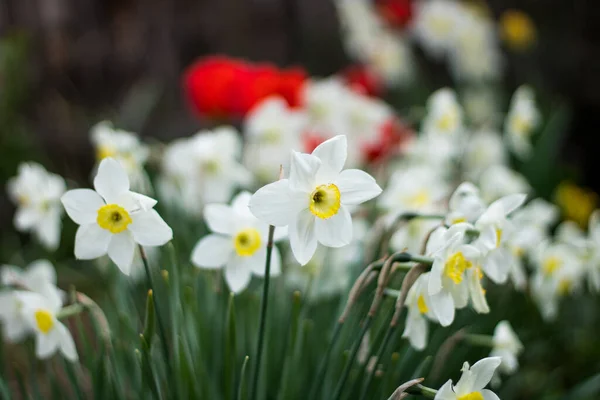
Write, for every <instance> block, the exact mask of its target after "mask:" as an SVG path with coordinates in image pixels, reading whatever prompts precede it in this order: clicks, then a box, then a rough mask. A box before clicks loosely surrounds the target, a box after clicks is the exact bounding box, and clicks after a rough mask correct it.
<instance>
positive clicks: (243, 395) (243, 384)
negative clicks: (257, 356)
mask: <svg viewBox="0 0 600 400" xmlns="http://www.w3.org/2000/svg"><path fill="white" fill-rule="evenodd" d="M249 359H250V357H248V356H246V357H244V362H243V363H242V371H241V372H240V384H239V386H238V393H237V400H247V399H248V387H247V386H248V385H247V380H248V377H247V376H246V374H247V371H248V368H247V367H248V360H249Z"/></svg>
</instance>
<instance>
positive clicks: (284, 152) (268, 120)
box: [244, 97, 308, 181]
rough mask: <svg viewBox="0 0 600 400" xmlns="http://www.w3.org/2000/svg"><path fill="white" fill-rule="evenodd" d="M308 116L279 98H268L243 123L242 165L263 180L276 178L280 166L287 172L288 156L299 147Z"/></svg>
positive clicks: (251, 111) (252, 110)
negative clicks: (244, 140) (244, 141)
mask: <svg viewBox="0 0 600 400" xmlns="http://www.w3.org/2000/svg"><path fill="white" fill-rule="evenodd" d="M307 123H308V118H307V115H306V114H305V113H304V112H303V111H298V110H294V109H291V108H290V107H289V106H288V104H287V103H286V101H285V100H284V99H283V98H281V97H269V98H267V99H265V100H264V101H262V102H260V103H259V104H258V105H256V106H255V107H254V108H252V109H251V110H250V112H249V113H248V114H247V116H246V119H245V120H244V132H245V138H246V143H245V146H244V164H245V165H246V166H247V167H248V168H249V169H250V170H251V171H253V172H254V173H255V174H257V175H258V176H259V177H264V179H263V180H264V181H272V180H273V179H275V178H276V177H277V174H278V172H279V166H280V165H283V168H284V169H286V170H287V169H289V164H288V163H289V154H290V151H291V150H292V149H295V148H298V147H299V146H300V138H301V136H302V133H303V132H304V131H305V130H306V127H307Z"/></svg>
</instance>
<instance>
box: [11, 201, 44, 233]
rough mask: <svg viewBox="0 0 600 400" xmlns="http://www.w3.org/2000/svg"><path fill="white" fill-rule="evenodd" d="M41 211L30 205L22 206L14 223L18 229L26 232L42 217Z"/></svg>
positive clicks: (16, 214)
mask: <svg viewBox="0 0 600 400" xmlns="http://www.w3.org/2000/svg"><path fill="white" fill-rule="evenodd" d="M40 217H41V215H40V213H39V212H38V211H37V210H35V209H33V208H29V207H21V208H19V209H17V212H16V213H15V219H14V224H15V228H17V230H18V231H21V232H24V231H27V230H29V229H31V228H33V227H34V226H35V224H36V223H37V222H38V220H39V219H40Z"/></svg>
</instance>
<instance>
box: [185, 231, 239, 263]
mask: <svg viewBox="0 0 600 400" xmlns="http://www.w3.org/2000/svg"><path fill="white" fill-rule="evenodd" d="M232 253H233V242H232V239H231V238H230V237H226V236H221V235H214V234H213V235H208V236H205V237H204V238H202V240H200V241H199V242H198V244H196V246H195V247H194V250H193V251H192V263H193V264H194V265H195V266H196V267H199V268H210V269H213V268H221V267H222V266H223V265H225V264H226V263H227V260H229V258H230V257H231V255H232Z"/></svg>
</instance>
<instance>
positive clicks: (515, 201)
mask: <svg viewBox="0 0 600 400" xmlns="http://www.w3.org/2000/svg"><path fill="white" fill-rule="evenodd" d="M526 199H527V195H526V194H522V193H521V194H510V195H508V196H504V197H502V198H501V199H498V200H496V201H495V202H498V203H500V204H502V209H503V210H504V215H508V214H510V213H511V212H513V211H514V210H516V209H517V208H519V207H521V206H522V205H523V203H525V200H526Z"/></svg>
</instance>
